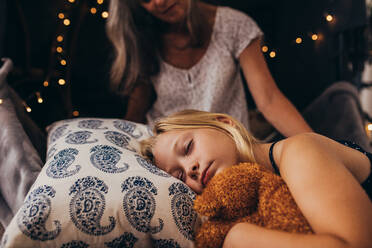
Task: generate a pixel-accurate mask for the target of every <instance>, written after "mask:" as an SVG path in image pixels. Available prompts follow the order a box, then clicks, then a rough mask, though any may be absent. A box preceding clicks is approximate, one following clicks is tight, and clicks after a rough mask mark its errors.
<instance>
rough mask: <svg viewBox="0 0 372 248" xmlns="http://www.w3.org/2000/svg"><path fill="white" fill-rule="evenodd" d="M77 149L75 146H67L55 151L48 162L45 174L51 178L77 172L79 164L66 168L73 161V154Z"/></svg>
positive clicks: (63, 176)
mask: <svg viewBox="0 0 372 248" xmlns="http://www.w3.org/2000/svg"><path fill="white" fill-rule="evenodd" d="M78 153H79V151H78V150H77V149H75V148H67V149H64V150H62V151H60V152H58V153H57V155H55V156H54V158H53V160H52V161H51V162H50V163H49V165H48V168H47V170H46V174H47V175H48V177H51V178H65V177H70V176H73V175H75V174H76V173H78V172H79V170H80V168H81V166H80V165H74V167H75V168H74V169H72V170H68V169H69V168H70V167H71V166H72V163H73V162H74V161H75V156H76V155H77V154H78Z"/></svg>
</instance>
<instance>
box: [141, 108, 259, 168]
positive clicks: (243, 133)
mask: <svg viewBox="0 0 372 248" xmlns="http://www.w3.org/2000/svg"><path fill="white" fill-rule="evenodd" d="M222 120H229V122H230V123H227V122H224V121H222ZM199 128H212V129H215V130H218V131H221V132H223V133H225V134H227V135H228V136H229V137H230V138H231V139H232V140H233V141H234V142H235V144H236V148H237V150H238V152H239V155H240V159H241V160H242V161H245V162H256V159H255V157H254V153H253V145H254V144H256V143H257V140H256V139H255V138H254V137H253V136H252V135H251V134H250V133H249V132H248V131H247V129H245V127H244V126H243V124H241V123H240V122H239V121H237V120H235V119H234V118H233V117H231V116H229V115H227V114H221V113H211V112H205V111H200V110H183V111H180V112H177V113H175V114H173V115H170V116H168V117H165V118H163V119H160V120H158V121H157V122H156V123H155V126H154V128H153V134H154V135H153V136H152V137H150V138H148V139H146V140H143V141H141V153H142V155H143V156H144V157H146V158H147V159H149V160H150V161H152V162H154V155H153V148H154V145H155V143H156V139H157V136H159V135H160V134H162V133H166V132H169V131H177V130H178V131H179V130H187V129H199Z"/></svg>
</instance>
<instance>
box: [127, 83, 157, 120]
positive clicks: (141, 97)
mask: <svg viewBox="0 0 372 248" xmlns="http://www.w3.org/2000/svg"><path fill="white" fill-rule="evenodd" d="M155 95H156V93H155V91H154V89H153V87H152V86H151V85H150V84H140V85H139V86H137V87H136V88H134V89H133V91H132V93H131V94H130V96H129V99H128V105H127V112H126V114H125V117H124V119H125V120H129V121H134V122H140V123H146V113H147V112H148V111H149V110H150V108H151V106H152V104H153V103H154V100H155Z"/></svg>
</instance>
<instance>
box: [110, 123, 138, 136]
mask: <svg viewBox="0 0 372 248" xmlns="http://www.w3.org/2000/svg"><path fill="white" fill-rule="evenodd" d="M114 127H116V128H117V129H119V130H120V131H123V132H125V133H127V134H129V135H130V136H131V137H133V138H135V139H138V138H140V137H141V136H142V135H143V134H142V132H141V131H139V130H136V127H137V126H136V124H134V123H132V122H129V121H122V120H116V121H114Z"/></svg>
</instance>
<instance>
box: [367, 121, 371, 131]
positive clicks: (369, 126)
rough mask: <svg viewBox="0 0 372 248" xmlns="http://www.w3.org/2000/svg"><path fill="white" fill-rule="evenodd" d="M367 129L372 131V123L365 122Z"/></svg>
mask: <svg viewBox="0 0 372 248" xmlns="http://www.w3.org/2000/svg"><path fill="white" fill-rule="evenodd" d="M367 130H368V131H372V123H369V124H367Z"/></svg>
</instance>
